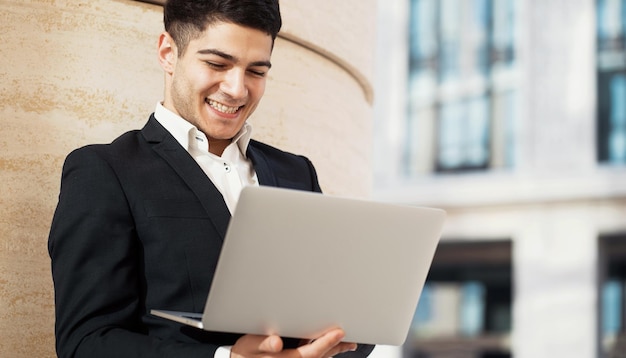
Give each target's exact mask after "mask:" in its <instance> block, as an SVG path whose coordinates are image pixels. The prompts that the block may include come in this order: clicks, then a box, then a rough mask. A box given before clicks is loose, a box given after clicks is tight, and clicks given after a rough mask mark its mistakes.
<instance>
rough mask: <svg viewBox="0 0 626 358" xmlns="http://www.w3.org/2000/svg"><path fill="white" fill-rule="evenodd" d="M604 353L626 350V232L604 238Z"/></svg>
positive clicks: (601, 320) (601, 291)
mask: <svg viewBox="0 0 626 358" xmlns="http://www.w3.org/2000/svg"><path fill="white" fill-rule="evenodd" d="M599 263H600V269H599V272H600V279H599V283H600V285H599V290H598V294H599V297H600V299H599V302H600V312H599V315H598V317H599V322H598V323H599V324H598V327H599V328H600V332H599V336H600V342H599V347H600V348H599V350H600V357H607V358H610V357H617V356H618V355H616V354H617V353H618V352H626V234H617V235H605V236H603V237H601V238H600V255H599Z"/></svg>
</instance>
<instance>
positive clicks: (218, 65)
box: [204, 61, 226, 70]
mask: <svg viewBox="0 0 626 358" xmlns="http://www.w3.org/2000/svg"><path fill="white" fill-rule="evenodd" d="M204 63H206V64H207V65H208V66H209V67H211V68H213V69H216V70H223V69H224V68H226V65H223V64H221V63H217V62H211V61H204Z"/></svg>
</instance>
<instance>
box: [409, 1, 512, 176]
mask: <svg viewBox="0 0 626 358" xmlns="http://www.w3.org/2000/svg"><path fill="white" fill-rule="evenodd" d="M514 5H515V1H514V0H411V15H410V16H411V19H410V29H409V39H410V44H409V56H410V58H409V80H408V83H409V89H408V91H409V108H408V111H409V113H408V123H407V135H406V142H407V145H406V146H405V148H406V152H405V163H406V165H405V168H406V171H407V172H406V173H405V174H406V175H408V176H413V175H419V174H424V173H428V172H433V171H436V172H454V171H466V170H484V169H489V168H498V167H510V166H512V164H513V158H514V155H513V154H514V153H513V148H514V143H513V142H512V141H511V140H512V139H513V136H512V133H513V131H514V123H515V113H516V112H517V111H516V103H517V89H516V81H515V76H516V67H517V63H516V56H515V52H516V51H515V31H514V30H515V21H514V17H515V16H514V15H515V8H514Z"/></svg>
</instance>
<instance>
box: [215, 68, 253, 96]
mask: <svg viewBox="0 0 626 358" xmlns="http://www.w3.org/2000/svg"><path fill="white" fill-rule="evenodd" d="M220 89H221V90H222V92H223V93H224V94H226V95H228V96H230V97H231V98H233V99H241V98H245V97H246V96H247V95H248V88H247V87H246V72H245V71H244V70H240V69H237V68H233V69H231V70H229V71H227V72H226V73H225V75H224V80H223V81H222V83H221V85H220Z"/></svg>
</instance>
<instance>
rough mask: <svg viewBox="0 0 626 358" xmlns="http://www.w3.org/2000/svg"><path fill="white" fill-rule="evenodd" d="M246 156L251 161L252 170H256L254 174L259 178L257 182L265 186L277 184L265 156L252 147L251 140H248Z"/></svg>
mask: <svg viewBox="0 0 626 358" xmlns="http://www.w3.org/2000/svg"><path fill="white" fill-rule="evenodd" d="M246 156H247V157H248V158H250V160H251V161H252V165H253V166H254V171H255V172H256V176H257V178H258V179H259V184H261V185H267V186H278V182H277V181H276V177H274V174H273V173H272V171H271V170H270V166H269V163H268V162H267V158H265V155H263V152H261V151H260V150H258V149H257V148H255V147H254V141H253V140H251V141H250V145H249V146H248V150H247V152H246Z"/></svg>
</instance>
